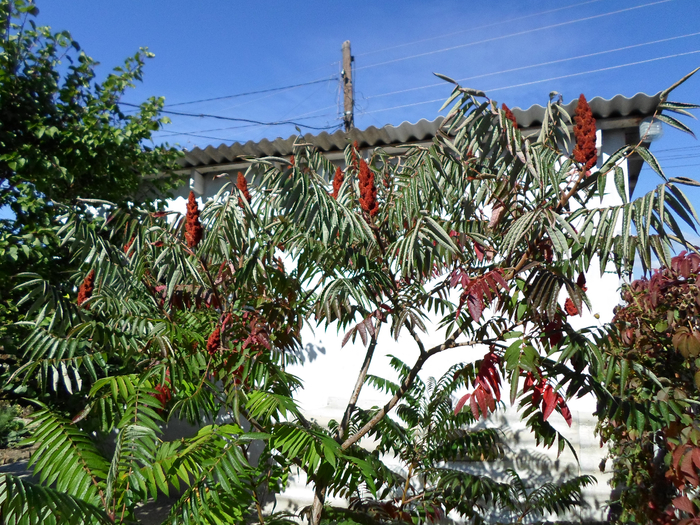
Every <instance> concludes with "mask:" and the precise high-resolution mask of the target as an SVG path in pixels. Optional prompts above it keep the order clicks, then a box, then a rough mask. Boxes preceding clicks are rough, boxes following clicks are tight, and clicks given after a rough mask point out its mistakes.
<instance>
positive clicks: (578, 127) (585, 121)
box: [574, 93, 598, 171]
mask: <svg viewBox="0 0 700 525" xmlns="http://www.w3.org/2000/svg"><path fill="white" fill-rule="evenodd" d="M595 131H596V130H595V119H594V118H593V112H592V111H591V107H590V106H589V105H588V102H587V101H586V97H584V96H583V93H582V94H581V96H580V97H579V98H578V106H576V111H575V112H574V137H576V147H575V148H574V159H575V160H576V162H579V163H580V164H582V165H583V169H584V170H586V171H588V170H590V169H591V168H592V167H593V166H595V164H596V162H597V161H598V152H597V151H596V148H595Z"/></svg>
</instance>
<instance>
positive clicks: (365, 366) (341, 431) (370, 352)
mask: <svg viewBox="0 0 700 525" xmlns="http://www.w3.org/2000/svg"><path fill="white" fill-rule="evenodd" d="M381 326H382V325H381V323H380V322H379V321H377V326H376V327H375V329H374V335H373V336H372V339H371V340H370V343H369V346H368V347H367V353H366V354H365V360H364V362H363V363H362V368H361V369H360V373H359V374H358V376H357V381H356V382H355V388H354V389H353V391H352V395H351V396H350V400H349V401H348V405H347V407H346V408H345V413H344V414H343V419H342V421H341V422H340V427H339V428H338V441H339V442H340V443H342V442H343V440H344V439H345V434H346V433H347V431H348V425H349V424H350V416H351V415H352V412H353V410H355V406H356V405H357V399H358V398H359V397H360V392H361V391H362V386H363V385H364V384H365V379H366V378H367V372H368V371H369V365H370V364H372V357H373V356H374V349H375V348H376V347H377V339H378V337H379V329H380V328H381Z"/></svg>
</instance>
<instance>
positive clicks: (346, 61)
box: [340, 40, 355, 131]
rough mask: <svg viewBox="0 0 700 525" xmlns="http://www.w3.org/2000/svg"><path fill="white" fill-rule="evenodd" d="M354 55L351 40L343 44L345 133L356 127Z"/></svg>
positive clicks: (342, 72)
mask: <svg viewBox="0 0 700 525" xmlns="http://www.w3.org/2000/svg"><path fill="white" fill-rule="evenodd" d="M353 60H354V59H353V57H352V54H351V53H350V40H346V41H345V42H343V70H342V71H341V73H340V75H341V78H342V81H343V122H344V123H345V131H350V130H351V129H352V128H354V127H355V118H354V111H355V99H354V97H353V91H352V62H353Z"/></svg>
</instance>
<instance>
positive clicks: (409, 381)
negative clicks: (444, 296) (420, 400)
mask: <svg viewBox="0 0 700 525" xmlns="http://www.w3.org/2000/svg"><path fill="white" fill-rule="evenodd" d="M461 334H462V329H461V328H458V329H457V330H455V332H454V333H453V334H452V335H451V336H450V337H449V338H448V339H447V340H446V341H445V342H444V343H442V344H441V345H437V346H434V347H433V348H431V349H430V350H428V351H427V352H424V353H422V354H421V355H420V356H419V357H418V359H417V360H416V363H415V364H414V365H413V368H411V371H410V372H409V373H408V376H406V379H404V381H403V383H402V384H401V386H400V387H399V389H398V390H397V391H396V393H395V394H394V395H393V396H392V398H391V399H390V400H389V401H388V402H387V403H386V405H384V406H383V407H382V408H381V410H379V412H377V413H376V414H375V415H374V417H373V418H372V419H370V420H369V421H368V422H367V423H366V424H365V425H364V426H363V427H362V428H361V429H360V430H358V431H357V432H356V433H355V434H353V435H352V436H350V437H349V438H347V439H346V440H345V441H344V442H343V444H342V445H341V446H340V448H341V449H342V450H347V449H348V448H350V447H351V446H352V445H354V444H355V443H357V442H358V441H359V440H360V439H361V438H362V437H363V436H364V435H365V434H367V432H369V431H370V430H372V429H373V428H374V427H375V426H377V423H379V422H380V421H381V420H382V419H384V416H386V415H387V413H388V412H389V411H390V410H391V409H392V408H394V407H395V406H396V404H397V403H398V402H399V401H400V400H401V398H402V397H403V396H404V394H405V393H406V392H408V390H409V389H410V388H411V386H413V382H414V381H415V379H416V377H417V376H418V372H420V370H421V368H423V364H424V363H425V362H426V361H427V360H428V358H429V357H430V356H433V355H435V354H438V353H440V352H443V351H444V350H448V349H449V348H453V347H454V346H455V344H456V340H457V338H458V337H459V336H460V335H461ZM481 342H482V341H481V340H478V341H473V344H479V343H481Z"/></svg>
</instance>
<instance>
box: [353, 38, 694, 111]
mask: <svg viewBox="0 0 700 525" xmlns="http://www.w3.org/2000/svg"><path fill="white" fill-rule="evenodd" d="M697 53H700V49H696V50H694V51H687V52H685V53H676V54H673V55H667V56H663V57H656V58H649V59H647V60H638V61H636V62H629V63H627V64H618V65H616V66H609V67H602V68H598V69H591V70H588V71H579V72H577V73H569V74H568V75H559V76H556V77H549V78H543V79H540V80H533V81H530V82H521V83H519V84H512V85H510V86H501V87H496V88H490V89H486V90H484V91H486V92H488V93H493V92H495V91H504V90H506V89H513V88H516V87H524V86H531V85H533V84H541V83H543V82H551V81H552V80H562V79H565V78H572V77H578V76H581V75H590V74H593V73H600V72H602V71H611V70H613V69H620V68H623V67H629V66H636V65H639V64H647V63H650V62H657V61H659V60H667V59H670V58H677V57H681V56H687V55H694V54H697ZM444 100H445V98H444V97H443V98H436V99H432V100H424V101H422V102H414V103H411V104H402V105H399V106H392V107H390V108H381V109H374V110H371V111H366V112H365V113H364V114H371V113H380V112H382V111H391V110H394V109H401V108H408V107H412V106H420V105H423V104H430V103H433V102H441V101H444Z"/></svg>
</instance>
